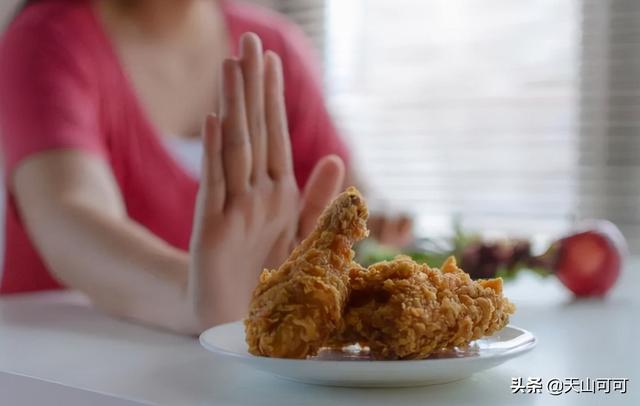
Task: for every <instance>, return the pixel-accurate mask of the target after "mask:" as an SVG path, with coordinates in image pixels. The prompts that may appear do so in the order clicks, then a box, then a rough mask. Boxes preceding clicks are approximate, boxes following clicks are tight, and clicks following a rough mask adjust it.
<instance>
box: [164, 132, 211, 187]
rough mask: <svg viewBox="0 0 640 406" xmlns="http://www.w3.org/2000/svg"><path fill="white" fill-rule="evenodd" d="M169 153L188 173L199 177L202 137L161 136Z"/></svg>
mask: <svg viewBox="0 0 640 406" xmlns="http://www.w3.org/2000/svg"><path fill="white" fill-rule="evenodd" d="M162 142H163V143H164V145H165V147H166V149H167V151H168V152H169V154H171V155H172V156H173V159H175V160H176V162H178V163H179V164H180V165H181V166H182V167H183V168H184V170H185V171H187V173H188V174H190V175H191V176H193V177H194V178H195V179H200V175H201V172H202V153H203V149H202V139H200V138H184V137H162Z"/></svg>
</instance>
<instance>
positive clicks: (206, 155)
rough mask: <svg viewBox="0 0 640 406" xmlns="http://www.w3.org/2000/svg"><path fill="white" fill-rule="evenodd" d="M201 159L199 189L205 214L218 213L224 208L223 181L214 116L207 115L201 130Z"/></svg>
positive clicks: (219, 146)
mask: <svg viewBox="0 0 640 406" xmlns="http://www.w3.org/2000/svg"><path fill="white" fill-rule="evenodd" d="M202 142H203V157H202V177H201V180H200V189H201V190H202V193H203V198H204V199H205V200H204V202H203V204H204V205H205V206H206V210H207V212H212V211H213V212H216V213H217V212H220V211H221V210H222V209H223V208H224V201H225V179H224V168H223V165H222V136H221V132H220V122H219V120H218V117H217V116H216V115H215V114H209V115H207V118H206V120H205V123H204V127H203V130H202Z"/></svg>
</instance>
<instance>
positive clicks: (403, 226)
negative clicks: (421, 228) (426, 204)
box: [398, 216, 413, 246]
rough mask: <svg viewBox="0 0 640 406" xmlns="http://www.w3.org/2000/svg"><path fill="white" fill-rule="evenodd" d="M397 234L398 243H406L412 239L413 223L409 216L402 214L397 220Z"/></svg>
mask: <svg viewBox="0 0 640 406" xmlns="http://www.w3.org/2000/svg"><path fill="white" fill-rule="evenodd" d="M398 223H399V224H398V235H399V236H400V237H399V240H400V245H402V246H404V245H408V244H409V243H410V242H411V240H412V239H413V224H412V222H411V219H410V218H409V217H406V216H403V217H402V218H401V219H400V221H399V222H398Z"/></svg>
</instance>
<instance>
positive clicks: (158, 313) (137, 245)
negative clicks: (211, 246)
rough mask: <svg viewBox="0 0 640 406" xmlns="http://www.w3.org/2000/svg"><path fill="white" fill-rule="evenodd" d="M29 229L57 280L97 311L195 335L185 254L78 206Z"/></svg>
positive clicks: (124, 222) (126, 222)
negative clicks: (85, 295) (84, 296)
mask: <svg viewBox="0 0 640 406" xmlns="http://www.w3.org/2000/svg"><path fill="white" fill-rule="evenodd" d="M32 220H35V221H37V219H32ZM29 228H30V229H31V230H33V231H35V232H31V234H32V238H33V239H34V241H35V243H36V246H37V247H38V250H39V251H40V253H41V255H42V256H43V258H44V259H45V262H46V263H47V265H48V267H49V269H50V270H51V271H52V272H53V273H54V275H55V276H56V277H57V278H59V279H60V280H61V281H62V282H63V283H65V284H66V285H67V286H69V287H71V288H73V289H78V290H80V291H82V292H84V293H86V294H87V295H88V296H89V297H90V299H91V300H92V301H93V303H94V304H95V305H96V306H97V307H99V308H101V309H103V310H104V311H106V312H108V313H110V314H113V315H116V316H119V317H125V318H130V319H135V320H136V321H139V322H142V323H145V324H149V325H153V326H157V327H161V328H167V329H171V330H174V331H178V332H181V333H194V332H196V331H195V329H196V327H195V326H194V324H195V323H194V321H193V316H192V312H191V311H190V310H191V309H190V303H189V301H188V300H187V297H186V285H187V274H188V272H187V270H188V263H189V259H188V254H187V253H186V252H184V251H181V250H178V249H176V248H174V247H171V246H170V245H168V244H167V243H165V242H164V241H162V240H160V239H159V238H157V237H156V236H154V235H153V234H151V233H150V232H149V231H147V230H146V229H145V228H143V227H142V226H140V225H139V224H137V223H135V222H133V221H131V220H130V219H128V218H126V216H123V217H122V218H116V217H114V216H113V215H111V214H106V213H101V212H98V211H96V210H95V209H93V208H87V207H83V206H82V205H79V204H71V203H66V204H61V205H59V207H56V208H55V209H50V210H48V213H47V215H46V219H44V218H43V219H40V221H38V224H35V225H32V226H31V227H29Z"/></svg>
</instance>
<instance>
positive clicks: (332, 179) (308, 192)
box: [298, 155, 345, 239]
mask: <svg viewBox="0 0 640 406" xmlns="http://www.w3.org/2000/svg"><path fill="white" fill-rule="evenodd" d="M344 173H345V169H344V163H343V162H342V159H340V158H339V157H337V156H336V155H329V156H326V157H324V158H322V159H321V160H320V161H319V162H318V163H317V164H316V166H315V167H314V168H313V171H312V172H311V175H310V176H309V180H308V181H307V185H306V186H305V188H304V191H303V192H302V201H301V202H302V207H301V212H300V223H299V225H298V239H302V238H304V237H306V236H307V235H309V233H310V232H311V231H312V230H313V228H314V227H315V224H316V221H317V219H318V217H319V216H320V214H321V213H322V211H323V210H324V209H325V207H326V206H327V205H328V204H329V203H330V202H331V200H332V199H333V198H334V197H335V195H337V194H338V192H339V191H340V189H341V188H342V183H343V182H344Z"/></svg>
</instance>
